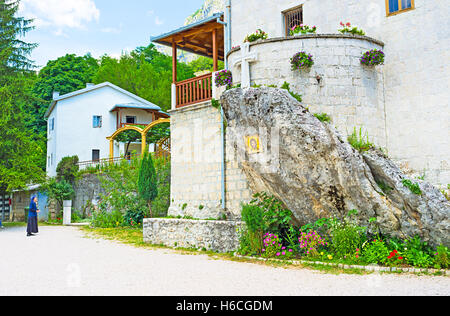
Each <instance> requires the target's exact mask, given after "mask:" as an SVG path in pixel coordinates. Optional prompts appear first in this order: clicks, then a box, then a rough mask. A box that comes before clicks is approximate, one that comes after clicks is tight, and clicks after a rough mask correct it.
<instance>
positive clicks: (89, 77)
mask: <svg viewBox="0 0 450 316" xmlns="http://www.w3.org/2000/svg"><path fill="white" fill-rule="evenodd" d="M98 67H99V65H98V61H97V60H96V59H95V58H93V57H92V56H91V55H90V54H87V55H85V56H76V55H75V54H67V55H65V56H63V57H59V58H58V59H56V60H50V61H49V62H48V63H47V65H46V66H45V67H44V68H42V69H41V70H40V71H39V74H38V75H37V77H36V79H35V84H34V86H33V95H34V97H35V99H34V100H33V102H31V103H30V104H29V106H28V109H27V110H28V112H29V113H30V114H31V115H32V117H33V120H32V122H31V127H32V128H33V129H34V130H35V131H36V132H37V133H40V134H41V135H44V136H45V135H46V130H47V125H46V121H45V119H44V115H45V112H46V111H47V109H48V107H49V105H50V103H51V101H52V100H53V92H54V91H58V92H59V93H60V94H61V95H62V94H67V93H71V92H74V91H77V90H80V89H83V88H85V87H86V83H90V82H92V81H93V77H94V75H95V74H96V73H97V70H98Z"/></svg>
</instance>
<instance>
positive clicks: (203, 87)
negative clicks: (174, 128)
mask: <svg viewBox="0 0 450 316" xmlns="http://www.w3.org/2000/svg"><path fill="white" fill-rule="evenodd" d="M212 85H213V82H212V73H209V74H206V75H203V76H199V77H195V78H192V79H188V80H184V81H180V82H177V83H176V107H177V108H181V107H183V106H187V105H191V104H195V103H200V102H204V101H209V100H211V99H212Z"/></svg>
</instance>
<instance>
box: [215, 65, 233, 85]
mask: <svg viewBox="0 0 450 316" xmlns="http://www.w3.org/2000/svg"><path fill="white" fill-rule="evenodd" d="M215 83H216V87H221V86H227V87H230V86H231V85H232V83H233V75H232V74H231V71H229V70H227V69H224V70H221V71H219V72H216V78H215Z"/></svg>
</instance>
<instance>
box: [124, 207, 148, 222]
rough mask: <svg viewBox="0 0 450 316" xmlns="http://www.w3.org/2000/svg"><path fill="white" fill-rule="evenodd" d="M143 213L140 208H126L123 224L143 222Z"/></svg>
mask: <svg viewBox="0 0 450 316" xmlns="http://www.w3.org/2000/svg"><path fill="white" fill-rule="evenodd" d="M144 217H145V213H144V211H143V210H142V209H139V208H136V209H134V210H128V211H127V212H126V213H125V215H123V224H126V225H128V226H136V225H140V224H142V223H143V222H144Z"/></svg>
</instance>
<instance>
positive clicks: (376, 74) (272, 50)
mask: <svg viewBox="0 0 450 316" xmlns="http://www.w3.org/2000/svg"><path fill="white" fill-rule="evenodd" d="M382 48H383V47H382V43H380V42H378V41H375V40H372V39H371V38H368V37H358V38H355V37H353V36H344V35H337V34H329V35H308V36H304V37H297V38H295V37H292V38H289V39H286V38H278V39H272V40H267V41H264V42H260V43H254V44H252V45H251V46H250V51H251V52H252V53H257V54H258V61H257V62H255V63H253V64H252V65H251V73H250V76H251V79H252V83H254V84H259V85H276V86H278V87H281V86H282V85H283V83H284V82H288V83H290V89H291V90H292V91H294V92H296V93H299V94H302V96H303V103H304V104H305V106H308V107H309V109H310V111H311V112H313V113H321V112H325V113H327V114H329V115H330V116H331V117H332V119H333V124H334V125H335V126H336V127H337V129H338V130H339V131H340V132H341V133H343V134H344V135H347V133H348V132H349V133H351V132H352V131H353V128H354V127H360V126H363V127H364V130H366V131H367V132H368V133H369V135H370V136H371V139H372V141H374V142H375V143H376V144H378V145H379V146H383V147H385V146H386V133H385V124H384V121H385V116H384V83H383V73H382V70H381V69H382V68H380V67H363V66H361V62H360V57H361V55H362V54H363V53H364V52H366V51H368V50H371V49H382ZM299 51H305V52H307V53H308V54H312V55H313V59H314V65H313V66H312V67H311V68H310V69H305V70H295V71H293V70H292V68H291V64H290V58H291V57H292V56H294V54H296V53H297V52H299ZM240 56H241V50H240V49H234V50H232V51H231V53H230V54H229V58H228V60H229V62H230V65H235V60H236V58H239V57H240ZM240 68H241V66H240V65H238V66H234V67H233V68H232V70H233V81H234V83H239V82H240V79H241V78H240ZM318 76H319V77H320V80H318V79H317V77H318Z"/></svg>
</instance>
